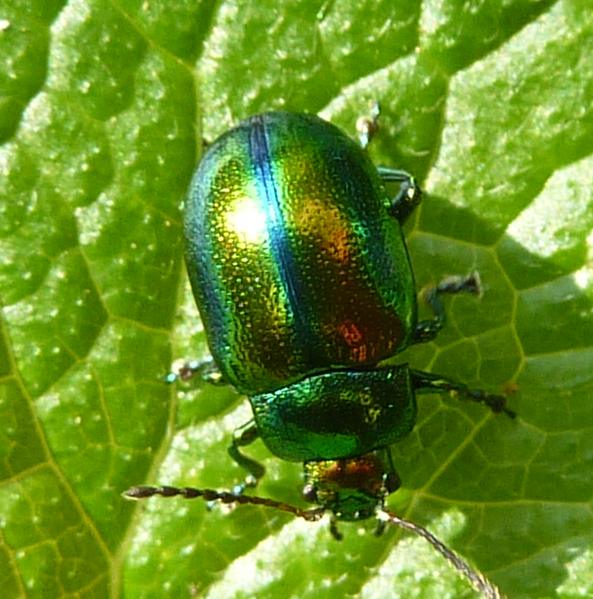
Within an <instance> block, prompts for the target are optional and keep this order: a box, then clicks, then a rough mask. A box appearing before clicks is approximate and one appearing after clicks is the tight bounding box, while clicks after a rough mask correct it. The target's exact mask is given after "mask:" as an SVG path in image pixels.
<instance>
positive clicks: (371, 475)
mask: <svg viewBox="0 0 593 599" xmlns="http://www.w3.org/2000/svg"><path fill="white" fill-rule="evenodd" d="M382 454H383V452H372V453H367V454H365V455H362V456H358V457H354V458H340V459H335V460H315V461H308V462H305V486H304V488H303V496H304V498H305V499H306V500H307V501H310V502H312V503H316V504H318V505H320V506H322V507H323V508H325V509H327V510H330V511H331V512H333V514H334V516H335V518H336V519H337V520H344V521H354V520H364V519H366V518H370V517H372V516H374V515H375V513H376V510H377V508H380V507H382V506H383V502H384V501H385V498H386V497H387V495H389V493H392V492H393V491H395V490H396V489H397V488H398V487H399V485H400V481H399V478H398V476H397V474H396V473H395V472H394V471H393V468H392V467H391V465H390V464H389V463H388V462H389V460H386V459H385V457H384V456H383V455H382Z"/></svg>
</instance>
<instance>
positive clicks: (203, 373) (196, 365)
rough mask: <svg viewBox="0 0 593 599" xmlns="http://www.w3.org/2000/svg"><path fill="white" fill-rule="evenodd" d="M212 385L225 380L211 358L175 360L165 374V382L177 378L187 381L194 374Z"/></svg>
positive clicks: (223, 382) (221, 383)
mask: <svg viewBox="0 0 593 599" xmlns="http://www.w3.org/2000/svg"><path fill="white" fill-rule="evenodd" d="M196 375H198V376H200V378H201V379H202V380H204V381H206V382H207V383H210V384H212V385H224V384H226V382H225V380H224V379H223V378H222V374H221V372H220V370H218V367H217V366H216V364H215V362H214V360H213V359H212V358H204V359H203V360H187V361H186V360H176V361H175V362H173V364H172V366H171V372H169V373H168V374H167V375H165V382H166V383H174V382H175V381H177V380H182V381H189V379H191V378H193V377H194V376H196Z"/></svg>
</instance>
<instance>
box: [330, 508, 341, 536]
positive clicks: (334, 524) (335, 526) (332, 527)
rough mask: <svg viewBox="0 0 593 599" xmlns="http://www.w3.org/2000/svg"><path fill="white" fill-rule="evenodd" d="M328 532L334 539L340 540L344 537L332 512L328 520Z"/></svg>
mask: <svg viewBox="0 0 593 599" xmlns="http://www.w3.org/2000/svg"><path fill="white" fill-rule="evenodd" d="M329 532H330V533H331V536H332V537H333V538H334V539H335V540H336V541H341V540H342V539H343V538H344V537H343V535H342V533H341V532H340V530H339V529H338V520H337V518H336V517H335V516H334V515H333V514H332V516H331V518H330V520H329Z"/></svg>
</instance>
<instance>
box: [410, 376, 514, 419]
mask: <svg viewBox="0 0 593 599" xmlns="http://www.w3.org/2000/svg"><path fill="white" fill-rule="evenodd" d="M410 375H411V377H412V385H413V386H414V389H415V391H416V393H447V394H448V395H449V396H451V397H454V398H456V399H466V400H468V401H475V402H476V403H481V404H484V405H486V406H488V407H489V408H490V409H491V410H492V411H493V412H494V413H495V414H498V413H500V412H504V413H505V414H506V415H507V416H509V417H510V418H514V417H515V416H516V415H517V414H516V413H515V412H513V410H510V409H509V408H507V407H506V397H504V396H502V395H494V394H492V393H487V392H486V391H482V390H481V389H470V388H469V387H468V386H467V385H464V384H463V383H457V382H455V381H451V380H450V379H448V378H446V377H444V376H439V375H438V374H433V373H431V372H423V371H422V370H413V369H410Z"/></svg>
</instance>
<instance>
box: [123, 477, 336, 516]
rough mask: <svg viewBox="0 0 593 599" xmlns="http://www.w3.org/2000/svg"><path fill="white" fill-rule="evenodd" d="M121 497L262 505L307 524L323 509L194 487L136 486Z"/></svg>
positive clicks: (320, 513) (320, 514) (321, 514)
mask: <svg viewBox="0 0 593 599" xmlns="http://www.w3.org/2000/svg"><path fill="white" fill-rule="evenodd" d="M122 495H123V496H124V497H125V498H126V499H147V498H148V497H154V496H155V495H160V496H161V497H175V496H176V495H180V496H181V497H185V499H195V498H196V497H199V498H201V499H203V500H204V501H220V502H221V503H226V504H230V503H237V504H240V505H247V504H251V505H262V506H264V507H269V508H274V509H277V510H281V511H283V512H288V513H289V514H292V515H293V516H297V517H298V518H303V519H305V520H307V521H309V522H315V521H316V520H319V519H320V518H321V517H322V516H323V514H324V512H325V509H324V508H308V509H303V508H300V507H297V506H296V505H291V504H290V503H284V502H283V501H276V500H274V499H269V498H268V497H258V496H257V495H237V494H236V493H231V492H229V491H215V490H214V489H196V488H194V487H169V486H162V487H147V486H143V485H140V486H137V487H131V488H129V489H128V490H127V491H124V492H123V493H122Z"/></svg>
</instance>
